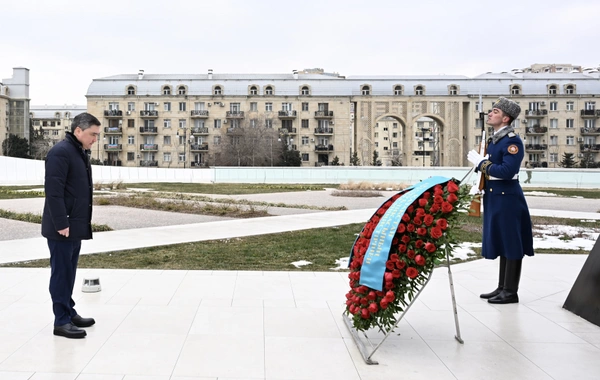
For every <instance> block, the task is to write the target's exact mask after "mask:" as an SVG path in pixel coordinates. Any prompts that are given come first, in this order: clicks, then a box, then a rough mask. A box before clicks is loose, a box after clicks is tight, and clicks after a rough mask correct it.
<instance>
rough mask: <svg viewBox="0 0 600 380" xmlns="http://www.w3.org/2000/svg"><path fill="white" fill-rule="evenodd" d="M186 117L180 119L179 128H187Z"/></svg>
mask: <svg viewBox="0 0 600 380" xmlns="http://www.w3.org/2000/svg"><path fill="white" fill-rule="evenodd" d="M186 121H187V120H186V119H179V128H185V125H186Z"/></svg>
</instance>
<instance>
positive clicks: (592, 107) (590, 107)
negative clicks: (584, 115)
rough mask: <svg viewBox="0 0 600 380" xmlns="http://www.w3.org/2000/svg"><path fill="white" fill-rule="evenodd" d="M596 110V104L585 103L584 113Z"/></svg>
mask: <svg viewBox="0 0 600 380" xmlns="http://www.w3.org/2000/svg"><path fill="white" fill-rule="evenodd" d="M595 109H596V102H585V110H586V111H594V110H595Z"/></svg>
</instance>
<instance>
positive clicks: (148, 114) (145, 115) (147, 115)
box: [140, 110, 158, 119]
mask: <svg viewBox="0 0 600 380" xmlns="http://www.w3.org/2000/svg"><path fill="white" fill-rule="evenodd" d="M140 117H141V118H142V119H156V118H158V111H149V110H143V111H140Z"/></svg>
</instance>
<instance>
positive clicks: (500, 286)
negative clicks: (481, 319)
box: [479, 256, 506, 299]
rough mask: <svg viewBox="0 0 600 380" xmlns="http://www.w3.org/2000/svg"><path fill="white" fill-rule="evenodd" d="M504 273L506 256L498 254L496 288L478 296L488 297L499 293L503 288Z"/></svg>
mask: <svg viewBox="0 0 600 380" xmlns="http://www.w3.org/2000/svg"><path fill="white" fill-rule="evenodd" d="M505 273H506V257H503V256H500V273H499V274H498V288H497V289H496V290H494V291H493V292H491V293H484V294H481V295H480V296H479V297H481V298H484V299H489V298H492V297H495V296H497V295H498V294H500V292H501V291H502V289H504V277H505Z"/></svg>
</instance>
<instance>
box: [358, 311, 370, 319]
mask: <svg viewBox="0 0 600 380" xmlns="http://www.w3.org/2000/svg"><path fill="white" fill-rule="evenodd" d="M360 316H361V317H362V318H363V319H369V317H370V316H371V313H369V310H368V309H362V310H361V311H360Z"/></svg>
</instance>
